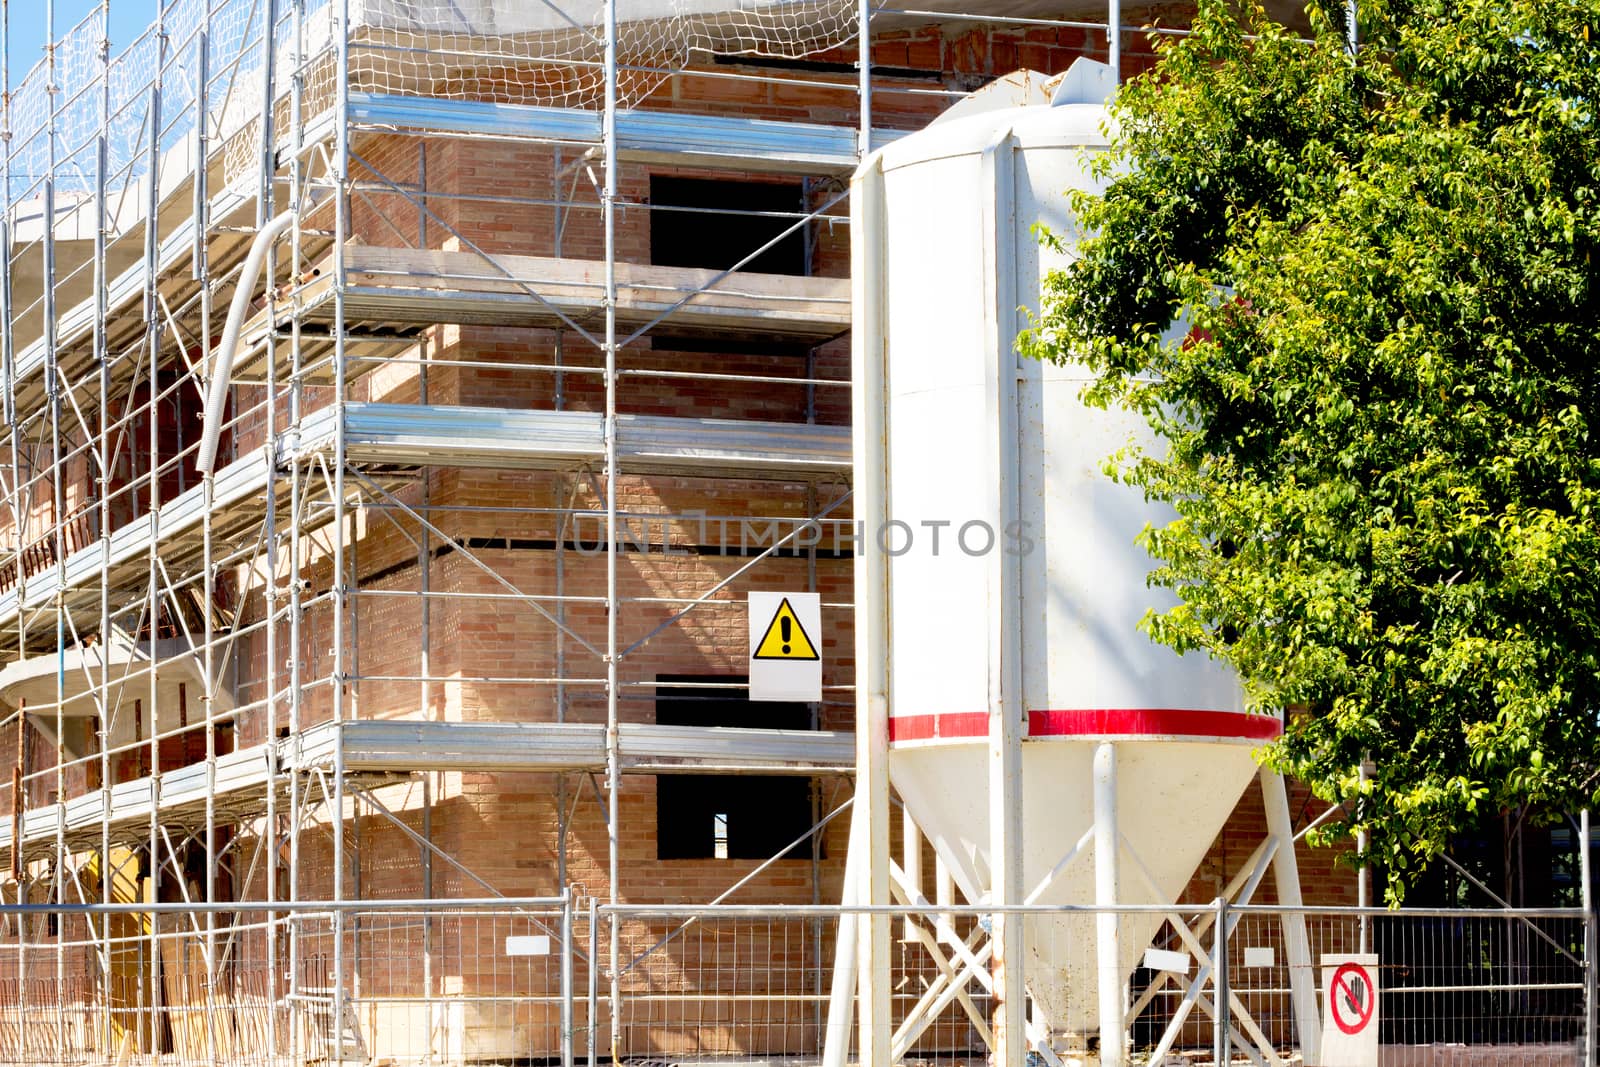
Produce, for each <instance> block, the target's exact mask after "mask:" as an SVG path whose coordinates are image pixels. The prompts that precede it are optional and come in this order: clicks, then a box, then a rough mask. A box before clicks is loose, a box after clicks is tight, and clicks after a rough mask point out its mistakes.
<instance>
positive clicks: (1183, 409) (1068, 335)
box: [1022, 0, 1600, 899]
mask: <svg viewBox="0 0 1600 1067" xmlns="http://www.w3.org/2000/svg"><path fill="white" fill-rule="evenodd" d="M1334 6H1335V8H1342V6H1343V5H1342V4H1336V5H1334ZM1310 14H1311V17H1312V21H1313V30H1314V32H1313V34H1312V38H1311V39H1309V40H1308V39H1304V38H1300V37H1297V36H1296V35H1295V34H1293V33H1291V32H1289V31H1287V30H1285V29H1283V28H1281V27H1278V26H1275V25H1274V24H1273V23H1271V22H1270V21H1269V20H1268V19H1267V18H1266V17H1265V16H1264V15H1263V14H1262V13H1261V12H1259V11H1249V10H1245V11H1243V12H1242V13H1241V12H1240V10H1239V9H1238V7H1237V6H1236V5H1230V4H1228V3H1225V2H1220V0H1202V3H1201V4H1200V12H1199V15H1198V18H1197V21H1196V23H1195V25H1194V32H1193V34H1192V35H1190V36H1187V37H1183V38H1178V39H1173V40H1170V41H1169V43H1167V44H1166V45H1165V46H1164V47H1163V56H1162V60H1161V63H1160V64H1159V65H1158V67H1157V68H1156V69H1155V70H1154V71H1153V72H1151V73H1150V74H1148V75H1146V76H1144V77H1141V78H1138V79H1136V80H1134V81H1132V82H1131V83H1129V84H1128V85H1126V86H1125V87H1124V88H1123V90H1122V92H1121V93H1120V94H1119V97H1118V100H1117V102H1116V104H1115V107H1114V109H1113V115H1114V119H1115V124H1116V126H1115V130H1114V144H1113V148H1112V150H1111V151H1110V152H1109V153H1107V154H1106V156H1105V158H1104V160H1103V163H1102V165H1103V166H1104V167H1105V171H1104V174H1105V176H1106V177H1107V179H1108V180H1109V184H1107V185H1106V186H1105V188H1104V191H1103V195H1101V196H1097V197H1084V198H1080V202H1079V203H1078V205H1077V208H1078V211H1079V213H1080V219H1081V221H1082V223H1083V224H1084V229H1085V230H1086V231H1087V232H1090V233H1092V234H1093V235H1094V236H1092V237H1091V238H1089V239H1087V240H1086V241H1085V242H1084V243H1083V244H1082V245H1081V247H1080V248H1079V249H1078V256H1079V258H1077V260H1076V261H1075V262H1074V263H1073V264H1072V265H1071V266H1070V267H1069V268H1068V269H1066V270H1064V271H1061V272H1059V273H1057V274H1056V275H1054V276H1052V278H1051V279H1050V281H1049V283H1048V284H1047V293H1046V300H1045V306H1044V311H1043V312H1042V314H1041V318H1040V320H1039V322H1038V323H1037V328H1036V329H1035V330H1034V331H1032V332H1031V333H1029V334H1027V335H1025V336H1024V338H1023V341H1022V346H1023V348H1024V350H1025V351H1028V352H1030V353H1031V354H1034V355H1038V356H1041V357H1044V358H1050V359H1056V360H1064V359H1078V360H1082V361H1084V362H1086V363H1087V364H1088V366H1089V367H1090V368H1091V370H1092V371H1093V372H1094V373H1095V375H1096V378H1097V380H1096V383H1095V384H1094V385H1093V386H1092V387H1091V389H1090V396H1091V398H1092V399H1094V400H1096V401H1097V402H1100V403H1125V404H1130V405H1133V406H1135V407H1136V408H1138V409H1139V410H1141V411H1143V412H1144V413H1145V414H1146V416H1147V417H1148V418H1149V420H1150V421H1151V423H1152V424H1153V426H1154V427H1155V429H1156V430H1157V431H1158V433H1159V435H1160V436H1161V438H1163V439H1164V444H1165V445H1166V446H1168V447H1167V449H1166V450H1165V451H1163V452H1162V453H1160V454H1157V453H1156V452H1154V451H1147V452H1145V453H1142V454H1133V455H1129V456H1124V457H1121V460H1120V461H1119V464H1118V468H1117V470H1118V474H1119V476H1121V477H1123V478H1125V479H1127V480H1129V481H1131V482H1132V483H1134V484H1136V485H1138V486H1140V487H1142V488H1143V490H1144V491H1145V493H1146V494H1147V495H1148V496H1150V497H1152V498H1158V499H1162V500H1166V501H1170V502H1172V503H1173V504H1174V505H1175V506H1176V508H1177V512H1178V516H1179V517H1178V519H1177V520H1176V521H1174V522H1172V523H1171V524H1169V525H1165V526H1162V527H1160V528H1155V529H1150V530H1147V531H1146V534H1145V542H1146V544H1147V547H1148V549H1149V551H1150V552H1151V554H1152V555H1153V556H1154V558H1155V560H1156V561H1157V568H1156V569H1155V570H1154V572H1153V574H1152V578H1151V580H1152V582H1154V583H1156V584H1158V585H1161V586H1166V587H1170V588H1171V589H1173V590H1175V591H1176V592H1177V593H1178V594H1179V596H1180V598H1181V602H1180V604H1179V605H1178V606H1177V607H1176V608H1174V609H1172V610H1171V611H1168V612H1165V613H1162V614H1157V615H1153V616H1152V617H1150V618H1148V619H1147V620H1146V623H1147V626H1148V628H1149V631H1150V633H1151V634H1152V636H1153V637H1154V638H1155V639H1156V640H1158V641H1161V642H1163V643H1165V644H1168V645H1170V646H1172V647H1174V648H1177V649H1180V650H1190V649H1201V650H1206V651H1208V652H1210V653H1211V654H1213V655H1216V656H1219V657H1221V658H1223V659H1225V660H1227V661H1228V662H1230V663H1232V664H1233V665H1235V666H1236V667H1237V669H1238V670H1239V671H1240V673H1241V675H1242V676H1243V678H1244V679H1245V680H1246V685H1247V691H1248V693H1249V696H1250V700H1251V702H1252V705H1253V707H1255V708H1256V709H1258V710H1263V711H1271V710H1278V709H1282V708H1290V709H1294V710H1295V712H1296V714H1295V715H1293V716H1291V723H1290V727H1289V729H1288V730H1287V732H1286V735H1285V736H1284V738H1283V739H1282V741H1281V742H1279V743H1278V744H1276V745H1275V746H1274V747H1272V748H1271V749H1270V750H1269V752H1268V754H1267V758H1268V759H1269V760H1270V761H1271V762H1272V763H1273V764H1275V765H1276V766H1277V767H1279V768H1280V769H1282V770H1283V771H1284V772H1286V773H1289V774H1293V775H1295V776H1297V777H1299V778H1301V779H1303V780H1305V781H1307V782H1309V783H1310V784H1311V785H1312V787H1313V788H1314V790H1315V791H1316V792H1317V793H1318V794H1319V795H1320V796H1322V797H1324V798H1326V799H1328V800H1332V801H1342V802H1346V805H1347V811H1348V817H1347V818H1346V819H1345V821H1344V822H1343V824H1341V827H1340V829H1341V830H1342V831H1344V832H1353V831H1355V830H1356V829H1365V830H1367V831H1369V833H1370V846H1369V847H1370V849H1371V853H1370V855H1371V858H1372V860H1373V861H1374V862H1375V863H1377V864H1378V865H1379V866H1380V867H1381V869H1383V870H1385V871H1386V872H1388V877H1389V895H1390V897H1391V899H1398V898H1399V896H1400V894H1401V893H1402V892H1403V889H1404V886H1405V884H1406V881H1407V880H1408V879H1409V878H1410V877H1412V876H1414V875H1415V874H1416V873H1417V872H1418V871H1419V870H1420V869H1421V867H1423V866H1424V865H1426V864H1427V862H1428V861H1430V860H1431V859H1433V858H1434V857H1435V856H1437V854H1438V853H1439V852H1440V851H1441V850H1442V849H1443V848H1444V847H1445V846H1446V844H1447V843H1448V838H1449V834H1450V832H1451V830H1452V828H1454V827H1459V826H1461V825H1463V824H1465V823H1469V822H1473V821H1476V819H1477V818H1478V817H1480V816H1482V815H1485V814H1490V813H1493V812H1496V811H1499V810H1503V809H1506V808H1510V807H1515V806H1520V805H1532V806H1534V807H1536V808H1539V809H1542V810H1546V811H1560V810H1564V809H1570V808H1575V807H1580V806H1583V805H1586V804H1589V803H1590V802H1591V801H1592V800H1593V799H1594V797H1595V796H1596V795H1597V784H1600V728H1597V721H1596V716H1597V714H1600V660H1597V656H1600V529H1597V525H1596V511H1597V508H1600V439H1597V436H1596V435H1597V434H1600V288H1597V285H1596V276H1595V271H1596V268H1597V267H1600V262H1595V263H1592V262H1591V260H1592V259H1593V257H1594V253H1595V251H1596V241H1597V237H1600V126H1597V122H1596V114H1597V110H1596V109H1597V108H1600V49H1597V47H1596V41H1597V40H1600V0H1362V5H1361V16H1360V17H1361V35H1362V47H1361V49H1360V50H1359V52H1358V53H1357V54H1356V55H1355V56H1352V55H1351V54H1350V53H1349V51H1348V49H1347V48H1346V45H1345V39H1344V31H1343V27H1342V26H1341V25H1339V24H1338V19H1339V15H1338V14H1333V15H1327V16H1325V15H1324V14H1322V13H1321V12H1320V11H1319V10H1317V9H1316V8H1313V9H1312V10H1311V11H1310ZM1047 239H1055V238H1047ZM1179 317H1182V318H1184V319H1185V320H1186V321H1187V322H1188V323H1190V324H1191V325H1192V327H1193V329H1192V330H1191V331H1190V333H1189V335H1188V337H1187V338H1186V339H1183V340H1181V341H1175V340H1172V333H1173V332H1172V331H1170V330H1169V329H1168V324H1170V323H1171V322H1172V321H1173V320H1174V319H1175V318H1179ZM1163 335H1166V336H1167V338H1168V339H1167V340H1166V341H1163V339H1162V338H1163ZM1363 755H1366V756H1369V757H1370V759H1371V761H1372V763H1373V765H1374V766H1375V774H1374V776H1373V778H1372V779H1371V781H1369V782H1368V783H1366V785H1365V786H1362V785H1361V784H1360V783H1359V782H1358V778H1357V773H1358V772H1357V768H1358V766H1359V765H1360V763H1361V762H1362V758H1363Z"/></svg>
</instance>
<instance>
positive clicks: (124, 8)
mask: <svg viewBox="0 0 1600 1067" xmlns="http://www.w3.org/2000/svg"><path fill="white" fill-rule="evenodd" d="M156 4H157V0H132V2H129V0H111V21H110V30H111V32H110V37H111V53H112V54H113V55H115V54H116V53H118V52H120V51H122V49H123V48H124V47H125V46H126V45H127V44H128V42H129V41H132V40H133V39H134V38H135V37H137V36H139V34H140V33H142V32H144V28H145V27H146V26H148V25H150V23H152V22H154V21H155V18H156ZM98 6H99V0H55V36H56V37H58V38H59V37H60V36H61V35H62V34H63V33H65V32H66V31H67V30H69V29H71V28H72V27H73V26H76V25H77V24H78V23H79V22H80V21H81V20H82V19H83V17H84V16H85V15H87V14H88V13H89V12H91V11H93V10H94V9H95V8H96V7H98ZM5 7H6V9H7V16H8V18H9V30H10V48H9V49H8V51H9V52H10V56H11V81H12V84H16V82H17V80H18V79H19V78H21V77H22V76H23V75H24V74H26V73H27V71H28V68H29V67H31V66H33V65H34V63H36V62H38V61H39V59H40V58H41V57H42V56H43V55H44V42H45V32H44V27H45V0H21V2H16V0H5Z"/></svg>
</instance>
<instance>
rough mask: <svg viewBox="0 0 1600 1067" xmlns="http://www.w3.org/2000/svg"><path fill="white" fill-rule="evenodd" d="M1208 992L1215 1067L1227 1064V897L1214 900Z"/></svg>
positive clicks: (1223, 1066)
mask: <svg viewBox="0 0 1600 1067" xmlns="http://www.w3.org/2000/svg"><path fill="white" fill-rule="evenodd" d="M1211 931H1212V940H1211V989H1212V991H1213V993H1214V994H1215V997H1216V1005H1215V1007H1216V1017H1215V1019H1214V1020H1213V1023H1214V1025H1213V1026H1212V1037H1211V1054H1212V1058H1213V1059H1214V1060H1215V1061H1216V1065H1217V1067H1226V1065H1227V1063H1228V1059H1229V1056H1228V1021H1229V1020H1228V898H1227V897H1223V896H1219V897H1217V918H1216V925H1214V926H1213V927H1212V928H1211Z"/></svg>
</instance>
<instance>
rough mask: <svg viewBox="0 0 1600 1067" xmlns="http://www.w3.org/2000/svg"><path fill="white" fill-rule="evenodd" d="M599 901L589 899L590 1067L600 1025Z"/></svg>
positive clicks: (594, 1053) (594, 1060)
mask: <svg viewBox="0 0 1600 1067" xmlns="http://www.w3.org/2000/svg"><path fill="white" fill-rule="evenodd" d="M598 905H599V901H597V900H596V899H595V898H594V897H590V898H589V1020H588V1023H589V1067H595V1062H596V1060H597V1059H598V1055H597V1053H596V1052H595V1047H594V1046H595V1041H596V1039H597V1038H598V1037H599V1030H598V1029H597V1028H598V1026H599V1024H600V913H599V911H598V910H597V907H598Z"/></svg>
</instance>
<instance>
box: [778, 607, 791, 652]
mask: <svg viewBox="0 0 1600 1067" xmlns="http://www.w3.org/2000/svg"><path fill="white" fill-rule="evenodd" d="M778 626H779V627H780V628H781V629H782V630H783V654H784V655H785V656H787V655H788V654H789V616H787V615H785V616H784V617H783V618H781V619H779V620H778Z"/></svg>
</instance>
